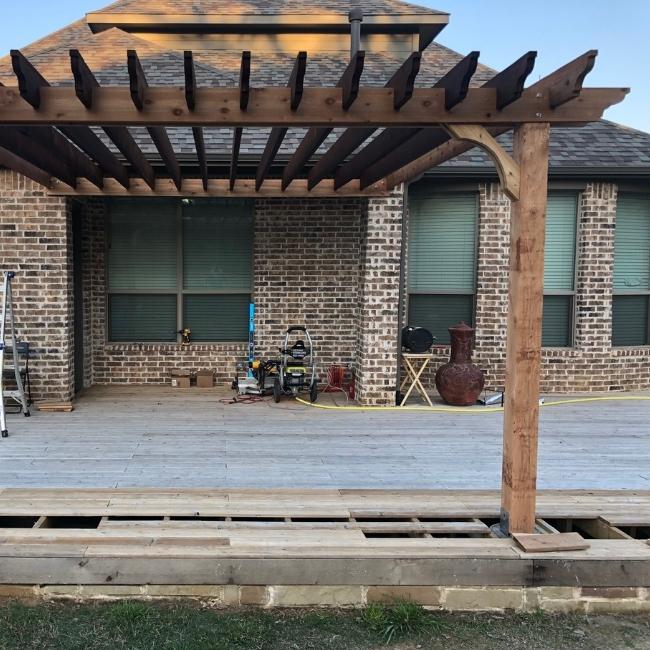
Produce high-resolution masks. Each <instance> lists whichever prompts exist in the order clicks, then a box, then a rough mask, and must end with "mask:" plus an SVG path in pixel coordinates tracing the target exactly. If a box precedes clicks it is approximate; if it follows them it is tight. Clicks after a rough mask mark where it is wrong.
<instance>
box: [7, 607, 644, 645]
mask: <svg viewBox="0 0 650 650" xmlns="http://www.w3.org/2000/svg"><path fill="white" fill-rule="evenodd" d="M649 640H650V618H648V617H641V616H639V617H634V616H617V617H614V616H590V617H584V616H553V615H548V614H447V613H442V612H435V613H432V612H428V611H425V610H424V609H422V608H421V607H420V606H418V605H414V604H413V603H408V602H404V601H396V602H394V603H391V604H388V605H371V606H369V607H367V608H366V609H364V610H360V611H357V610H345V611H342V610H338V611H337V610H259V609H231V610H219V609H214V608H212V607H211V606H210V605H209V604H207V603H198V602H187V601H184V602H182V603H181V602H167V603H161V602H129V601H125V602H117V603H104V604H99V603H96V604H93V603H90V604H73V603H64V602H55V603H39V604H36V605H27V604H20V603H7V602H4V603H3V602H2V601H0V650H380V649H381V648H386V647H392V648H394V649H395V650H416V649H417V648H420V649H422V650H443V649H444V650H504V649H505V650H548V649H553V648H562V649H563V650H601V649H603V648H605V649H608V648H616V649H617V650H618V649H619V648H621V649H624V648H631V649H634V650H636V649H639V650H640V649H646V650H647V649H648V648H650V643H649Z"/></svg>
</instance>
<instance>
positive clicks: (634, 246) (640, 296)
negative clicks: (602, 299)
mask: <svg viewBox="0 0 650 650" xmlns="http://www.w3.org/2000/svg"><path fill="white" fill-rule="evenodd" d="M612 344H613V345H650V196H648V195H643V194H620V195H619V197H618V206H617V209H616V236H615V245H614V298H613V310H612Z"/></svg>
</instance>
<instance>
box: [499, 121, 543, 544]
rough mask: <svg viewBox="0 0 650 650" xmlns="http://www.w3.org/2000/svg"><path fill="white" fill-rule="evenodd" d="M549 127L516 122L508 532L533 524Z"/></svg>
mask: <svg viewBox="0 0 650 650" xmlns="http://www.w3.org/2000/svg"><path fill="white" fill-rule="evenodd" d="M549 132H550V128H549V125H548V124H546V125H540V124H535V125H533V124H526V125H523V126H519V127H517V128H516V129H515V139H514V158H515V161H516V162H517V163H518V164H519V167H520V170H521V189H520V198H519V201H514V202H513V203H512V212H511V215H512V216H511V230H510V233H511V234H510V237H511V241H510V276H509V294H508V295H509V301H508V328H507V343H506V388H505V410H504V415H503V467H502V479H501V480H502V488H501V495H502V496H501V525H502V528H503V530H504V532H507V533H532V532H533V530H534V527H535V492H536V484H537V438H538V427H539V377H540V363H541V345H542V297H543V292H544V280H543V278H544V235H545V220H546V200H547V186H548V149H549Z"/></svg>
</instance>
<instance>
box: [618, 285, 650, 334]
mask: <svg viewBox="0 0 650 650" xmlns="http://www.w3.org/2000/svg"><path fill="white" fill-rule="evenodd" d="M649 301H650V296H625V295H622V296H614V302H613V306H612V344H613V345H648V344H650V340H648V336H649V334H648V317H649V315H650V314H649V312H650V305H649V304H648V302H649Z"/></svg>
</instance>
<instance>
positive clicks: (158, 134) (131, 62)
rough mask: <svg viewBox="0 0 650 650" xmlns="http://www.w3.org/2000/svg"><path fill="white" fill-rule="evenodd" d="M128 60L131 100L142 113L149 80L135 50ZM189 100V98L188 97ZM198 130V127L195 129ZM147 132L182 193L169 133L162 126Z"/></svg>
mask: <svg viewBox="0 0 650 650" xmlns="http://www.w3.org/2000/svg"><path fill="white" fill-rule="evenodd" d="M127 59H128V70H129V88H130V91H131V99H132V100H133V103H134V105H135V106H136V108H137V109H138V110H139V111H141V110H143V109H144V106H145V93H146V91H147V88H148V87H149V84H148V83H147V78H146V76H145V73H144V69H143V68H142V64H141V62H140V59H139V58H138V54H137V52H136V51H135V50H128V51H127ZM193 93H194V95H193V96H195V95H196V88H194V89H193ZM186 99H187V97H186ZM194 128H196V127H194ZM147 131H148V132H149V135H150V137H151V139H152V140H153V143H154V145H155V147H156V149H157V150H158V153H159V154H160V157H161V158H162V160H163V163H164V164H165V167H166V169H167V172H168V173H169V175H170V176H171V178H172V180H173V181H174V184H175V185H176V187H177V189H178V190H179V191H180V189H181V186H182V184H183V178H182V175H181V168H180V165H179V164H178V159H177V158H176V154H175V153H174V148H173V147H172V144H171V142H170V140H169V136H168V135H167V131H166V130H165V128H164V127H162V126H148V127H147Z"/></svg>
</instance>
